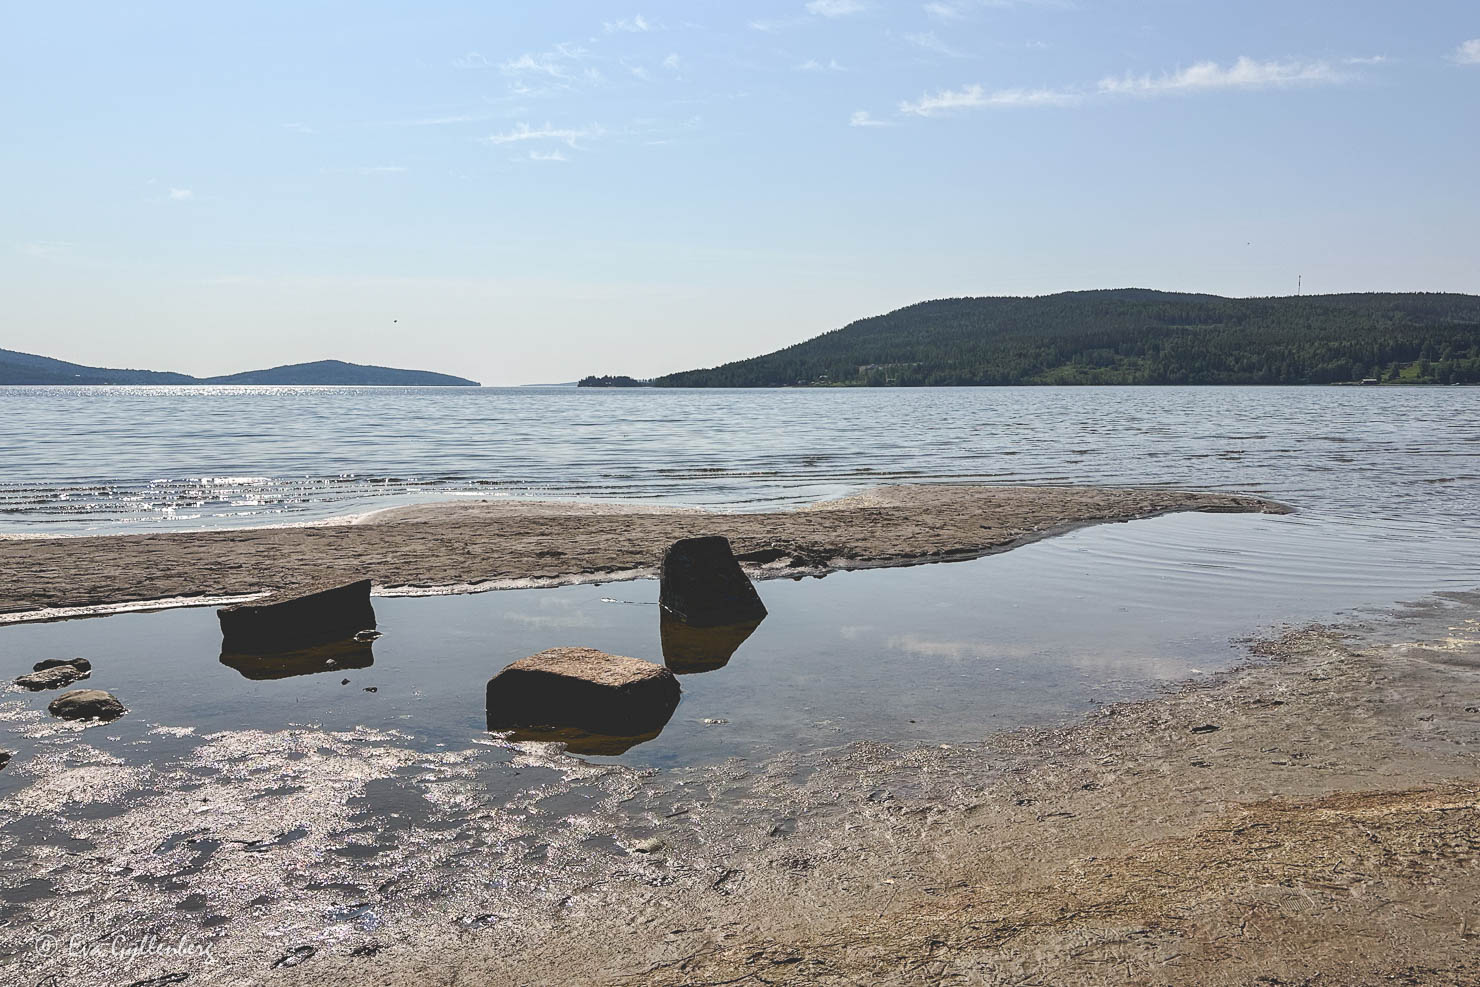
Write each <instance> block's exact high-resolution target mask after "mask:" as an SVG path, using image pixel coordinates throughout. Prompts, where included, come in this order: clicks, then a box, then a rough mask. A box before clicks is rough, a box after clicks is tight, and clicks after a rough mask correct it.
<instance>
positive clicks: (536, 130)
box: [483, 123, 606, 150]
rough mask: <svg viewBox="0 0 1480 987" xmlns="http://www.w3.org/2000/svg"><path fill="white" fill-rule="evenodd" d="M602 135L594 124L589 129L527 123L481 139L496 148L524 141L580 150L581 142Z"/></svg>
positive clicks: (600, 130) (600, 129)
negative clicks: (558, 144)
mask: <svg viewBox="0 0 1480 987" xmlns="http://www.w3.org/2000/svg"><path fill="white" fill-rule="evenodd" d="M604 133H606V131H605V130H603V129H602V128H601V127H600V126H597V125H594V124H593V125H592V126H589V127H554V126H551V125H550V124H548V123H546V124H545V125H544V126H543V127H531V126H530V125H529V124H527V123H521V124H518V125H517V126H515V127H514V129H513V130H510V131H508V132H506V133H502V134H489V135H488V136H487V137H485V138H483V142H484V143H485V144H492V145H495V146H498V145H503V144H519V143H523V142H525V141H551V142H554V143H560V144H565V145H566V146H567V147H570V148H573V149H576V150H580V147H581V141H584V140H595V139H596V138H598V137H600V136H601V135H602V134H604Z"/></svg>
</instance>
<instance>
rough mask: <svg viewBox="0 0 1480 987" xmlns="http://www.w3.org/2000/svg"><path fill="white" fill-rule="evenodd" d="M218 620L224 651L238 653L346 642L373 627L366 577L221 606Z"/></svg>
mask: <svg viewBox="0 0 1480 987" xmlns="http://www.w3.org/2000/svg"><path fill="white" fill-rule="evenodd" d="M216 616H217V617H218V618H220V620H221V636H222V644H221V650H222V651H226V652H234V653H252V652H256V653H270V652H274V651H290V650H293V649H295V648H305V647H308V646H310V645H315V644H327V643H328V642H330V641H343V640H346V639H348V638H352V637H354V636H355V635H356V634H358V633H359V632H360V631H363V630H367V629H372V628H374V627H375V609H374V608H373V607H372V606H371V605H370V580H368V579H360V580H357V581H355V582H352V583H332V584H324V583H320V584H318V585H314V586H305V587H303V588H300V589H297V590H285V591H282V592H279V593H274V594H273V595H271V596H269V597H267V598H265V599H262V600H256V601H253V602H252V603H238V604H236V605H235V606H230V607H222V608H221V609H220V610H217V611H216Z"/></svg>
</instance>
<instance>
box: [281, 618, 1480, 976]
mask: <svg viewBox="0 0 1480 987" xmlns="http://www.w3.org/2000/svg"><path fill="white" fill-rule="evenodd" d="M1415 635H1417V636H1415ZM1255 651H1256V652H1257V653H1258V654H1259V655H1260V656H1262V658H1263V659H1264V660H1263V661H1261V662H1258V663H1255V664H1252V665H1250V666H1249V667H1246V668H1243V669H1240V670H1238V671H1235V672H1232V673H1229V674H1228V675H1226V676H1223V677H1221V678H1220V679H1219V680H1218V681H1216V682H1214V683H1211V684H1207V685H1202V686H1196V687H1189V688H1187V689H1185V690H1183V691H1181V692H1179V693H1177V694H1175V695H1170V696H1168V697H1165V698H1162V699H1158V700H1154V701H1150V702H1142V703H1135V704H1125V705H1120V706H1115V707H1110V708H1107V709H1105V710H1104V711H1103V712H1102V713H1100V714H1099V715H1097V716H1094V717H1092V718H1091V719H1089V720H1088V721H1087V722H1084V723H1081V724H1078V725H1075V726H1073V727H1069V728H1065V729H1061V730H1048V731H1022V732H1017V733H1012V734H1008V735H1004V736H999V737H997V738H994V739H992V740H989V741H988V742H987V743H986V744H985V745H984V746H983V747H982V748H940V749H934V750H929V749H927V750H918V751H913V752H909V753H905V754H903V755H902V756H901V755H897V754H896V753H895V752H893V751H889V750H887V749H882V748H874V747H870V746H867V745H863V746H859V747H856V748H853V749H850V750H848V751H846V752H844V753H842V754H841V755H839V756H837V757H835V758H833V759H831V760H830V761H829V762H828V763H827V764H825V765H823V766H821V767H819V768H818V769H817V770H816V771H815V772H812V773H811V774H810V775H809V776H808V777H807V778H806V780H805V781H803V782H800V783H795V784H794V783H792V782H790V781H789V780H787V779H786V778H785V777H784V775H782V774H776V773H773V774H771V775H769V776H768V777H766V778H764V779H762V780H760V781H758V782H757V784H756V786H755V788H754V789H753V790H752V791H750V792H749V793H748V794H749V797H750V799H751V801H750V802H749V803H748V804H749V806H750V807H751V808H752V809H757V808H759V807H761V806H765V807H768V808H769V809H770V812H769V814H768V813H767V812H766V811H765V810H764V809H761V811H758V812H755V813H754V815H753V817H752V818H751V819H750V820H749V823H750V825H749V828H748V829H746V828H744V827H742V828H740V829H739V831H736V830H735V829H734V828H733V827H731V828H729V829H726V827H722V826H715V827H706V826H705V825H704V823H703V822H702V820H701V821H698V822H695V821H693V820H691V818H690V816H689V815H687V814H686V815H680V816H677V817H668V818H663V819H655V822H654V829H655V832H656V833H657V834H658V835H659V836H660V837H661V838H663V839H664V840H665V841H666V844H665V847H664V849H663V850H661V851H658V852H657V853H656V854H654V855H649V856H648V857H647V858H641V859H640V862H637V863H632V864H631V865H629V866H626V867H623V868H619V869H616V870H615V871H614V872H613V873H610V874H608V875H606V876H604V878H603V879H602V880H600V881H598V882H596V883H593V884H591V885H589V886H586V887H581V888H578V889H576V890H574V891H572V892H571V893H569V894H566V895H564V896H562V897H561V898H560V899H559V900H558V901H553V902H551V903H550V905H549V907H548V909H547V910H546V911H545V913H544V914H542V915H540V916H539V918H538V919H537V920H536V921H534V922H529V921H527V920H526V919H525V918H524V917H523V916H504V918H505V919H506V920H505V921H502V922H500V923H497V924H496V927H490V928H488V929H486V930H483V931H479V932H469V931H466V930H461V929H458V928H457V927H456V926H455V925H454V924H450V923H446V922H444V923H431V922H428V923H425V924H423V925H422V926H420V927H418V928H417V929H415V930H410V931H408V933H407V937H406V938H402V939H399V941H398V940H397V939H395V938H389V939H385V940H384V945H385V948H384V949H383V950H382V951H379V952H377V953H376V955H374V956H373V957H370V958H359V959H356V958H351V957H345V956H342V955H341V956H334V957H322V958H321V961H316V962H315V964H314V965H313V968H312V969H311V970H310V969H309V968H308V967H304V968H303V969H301V970H294V971H293V972H292V974H291V975H290V976H285V977H282V978H280V979H279V980H277V981H276V982H284V983H305V984H307V983H312V984H319V985H327V984H346V985H351V984H352V985H355V987H364V985H376V984H385V985H398V987H399V985H407V984H416V985H418V987H429V985H439V984H448V985H451V984H467V983H497V984H545V983H582V984H584V983H592V984H597V983H599V984H654V985H656V984H663V985H669V984H673V985H678V984H689V985H697V984H706V985H713V984H735V983H756V984H798V985H800V984H921V985H925V984H931V985H934V984H955V983H959V984H1054V985H1081V984H1083V985H1090V984H1094V985H1100V984H1206V985H1230V987H1231V985H1243V984H1255V983H1257V984H1264V985H1295V984H1324V983H1332V984H1378V983H1384V984H1386V983H1402V984H1423V985H1435V987H1438V985H1444V987H1453V985H1467V984H1480V904H1477V902H1480V597H1477V596H1469V597H1466V598H1462V599H1456V600H1451V601H1443V600H1437V601H1434V602H1433V603H1432V604H1430V605H1428V606H1425V607H1419V608H1415V609H1414V610H1413V611H1412V612H1410V613H1408V614H1407V615H1405V616H1404V617H1403V618H1402V619H1400V620H1399V621H1398V622H1397V624H1396V626H1378V627H1367V628H1351V629H1348V630H1346V631H1340V630H1333V629H1325V628H1312V629H1307V630H1302V631H1298V632H1291V633H1288V634H1286V635H1284V636H1283V637H1281V638H1279V639H1277V640H1272V641H1265V642H1262V643H1261V644H1259V645H1258V646H1257V647H1256V648H1255ZM700 798H702V794H700ZM772 820H776V823H775V825H771V821H772ZM767 827H769V828H767ZM654 856H656V858H657V860H656V862H655V861H654V859H653V857H654Z"/></svg>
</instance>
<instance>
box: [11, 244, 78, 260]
mask: <svg viewBox="0 0 1480 987" xmlns="http://www.w3.org/2000/svg"><path fill="white" fill-rule="evenodd" d="M16 249H17V250H19V251H20V252H21V253H23V254H26V255H28V256H30V257H55V256H56V255H57V254H62V253H66V252H67V251H68V250H71V249H72V244H71V243H68V242H67V241H66V240H33V241H31V242H30V243H22V244H20V245H18V246H17V247H16Z"/></svg>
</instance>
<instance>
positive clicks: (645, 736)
mask: <svg viewBox="0 0 1480 987" xmlns="http://www.w3.org/2000/svg"><path fill="white" fill-rule="evenodd" d="M488 729H490V730H500V731H501V732H502V731H505V730H506V731H507V734H506V736H507V739H509V740H511V741H513V742H514V743H518V744H522V743H537V744H561V745H562V746H564V747H565V749H566V751H568V752H569V753H571V754H584V755H587V756H590V757H616V756H617V755H618V754H625V753H627V752H628V751H630V750H631V749H632V748H634V747H636V746H637V745H638V744H645V743H647V742H648V741H649V740H655V739H657V736H658V734H660V733H662V732H663V731H662V728H661V727H660V728H658V729H657V730H649V731H647V732H646V733H638V734H633V735H632V736H630V737H624V736H618V735H615V734H610V733H592V732H591V731H590V730H582V729H580V728H579V727H515V728H513V729H512V730H510V729H508V728H505V727H496V726H492V725H490V726H489V728H488Z"/></svg>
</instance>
